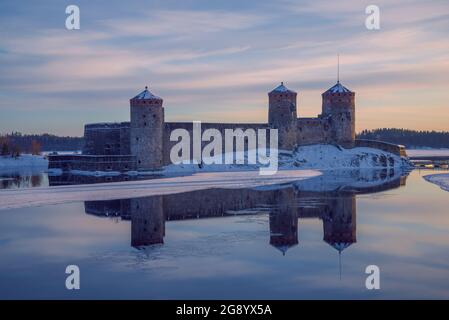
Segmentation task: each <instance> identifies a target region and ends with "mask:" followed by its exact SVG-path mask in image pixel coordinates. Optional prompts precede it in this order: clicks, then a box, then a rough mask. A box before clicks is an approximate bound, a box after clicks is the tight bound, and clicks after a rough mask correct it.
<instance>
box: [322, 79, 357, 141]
mask: <svg viewBox="0 0 449 320" xmlns="http://www.w3.org/2000/svg"><path fill="white" fill-rule="evenodd" d="M322 98H323V107H322V108H323V109H322V116H323V117H325V118H327V119H328V120H329V122H330V128H331V130H330V133H329V134H330V136H329V140H330V141H331V142H333V143H336V144H339V145H342V146H344V147H346V148H352V147H353V146H354V141H355V93H354V92H352V91H351V90H349V89H348V88H346V87H345V86H343V85H342V84H341V83H340V81H338V82H337V83H336V84H335V85H334V86H333V87H331V88H329V89H328V90H327V91H326V92H324V93H323V94H322Z"/></svg>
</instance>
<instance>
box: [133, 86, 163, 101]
mask: <svg viewBox="0 0 449 320" xmlns="http://www.w3.org/2000/svg"><path fill="white" fill-rule="evenodd" d="M133 99H138V100H144V99H158V100H162V99H161V98H159V97H158V96H155V95H154V94H152V93H151V92H150V91H149V90H148V87H145V90H143V91H142V92H141V93H139V94H138V95H137V96H135V97H134V98H133Z"/></svg>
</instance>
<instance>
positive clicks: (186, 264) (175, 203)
mask: <svg viewBox="0 0 449 320" xmlns="http://www.w3.org/2000/svg"><path fill="white" fill-rule="evenodd" d="M439 172H441V173H443V172H444V171H439ZM429 173H433V172H431V171H424V172H423V171H421V172H420V171H413V172H411V173H410V175H408V176H406V175H402V176H401V174H398V173H397V172H396V173H395V172H380V173H368V174H366V173H357V172H355V173H349V174H348V173H344V174H342V175H339V174H335V173H329V174H328V173H325V174H324V175H323V176H321V177H318V178H313V179H310V180H308V181H301V182H298V183H292V184H287V185H282V186H277V187H266V188H256V189H241V190H221V189H212V190H205V191H197V192H189V193H182V194H176V195H168V196H157V197H147V198H137V199H121V200H112V201H87V202H81V203H68V204H64V205H51V206H42V207H33V208H22V209H14V210H0V256H1V259H0V298H3V299H5V298H7V299H9V298H62V299H74V298H88V299H99V298H114V299H115V298H125V299H127V298H138V299H139V298H150V299H171V298H179V299H195V298H208V299H211V298H212V299H215V298H223V299H226V298H228V299H245V298H246V299H258V298H260V299H265V298H267V299H302V298H325V299H326V298H337V299H344V298H356V299H357V298H374V299H375V298H390V299H397V298H449V209H448V208H449V193H447V192H445V191H443V190H441V189H440V188H439V187H437V186H435V185H433V184H430V183H428V182H426V181H425V180H424V179H422V175H423V174H429ZM69 264H75V265H78V266H79V267H80V270H81V289H80V290H78V291H68V290H67V289H65V278H66V276H67V275H66V274H65V268H66V266H67V265H69ZM371 264H375V265H377V266H379V268H380V271H381V289H380V290H377V291H369V290H367V289H366V288H365V279H366V276H367V275H366V274H365V273H364V271H365V267H366V266H367V265H371Z"/></svg>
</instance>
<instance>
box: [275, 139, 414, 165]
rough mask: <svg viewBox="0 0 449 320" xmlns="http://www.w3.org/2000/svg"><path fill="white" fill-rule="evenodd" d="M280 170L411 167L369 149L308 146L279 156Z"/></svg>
mask: <svg viewBox="0 0 449 320" xmlns="http://www.w3.org/2000/svg"><path fill="white" fill-rule="evenodd" d="M279 167H281V168H292V167H295V168H306V169H310V168H314V169H381V168H403V167H412V164H411V163H410V162H409V161H408V159H406V158H402V157H400V156H397V155H395V154H392V153H389V152H385V151H382V150H379V149H373V148H353V149H344V148H342V147H337V146H334V145H324V144H323V145H311V146H302V147H298V148H296V150H295V151H293V152H281V151H280V152H279Z"/></svg>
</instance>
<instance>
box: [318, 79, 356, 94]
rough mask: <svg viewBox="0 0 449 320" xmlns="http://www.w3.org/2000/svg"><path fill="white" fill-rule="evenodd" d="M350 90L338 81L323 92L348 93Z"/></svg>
mask: <svg viewBox="0 0 449 320" xmlns="http://www.w3.org/2000/svg"><path fill="white" fill-rule="evenodd" d="M350 92H352V91H351V90H349V89H348V88H346V87H345V86H344V85H342V84H341V83H340V81H338V82H337V83H336V84H335V85H334V86H333V87H331V88H329V89H328V90H327V91H326V92H325V93H350Z"/></svg>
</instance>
